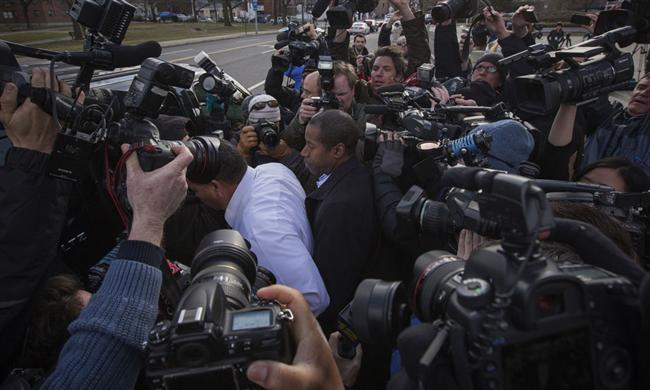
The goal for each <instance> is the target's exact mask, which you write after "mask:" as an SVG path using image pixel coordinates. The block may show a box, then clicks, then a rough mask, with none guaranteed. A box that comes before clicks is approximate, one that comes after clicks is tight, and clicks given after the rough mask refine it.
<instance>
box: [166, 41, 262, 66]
mask: <svg viewBox="0 0 650 390" xmlns="http://www.w3.org/2000/svg"><path fill="white" fill-rule="evenodd" d="M272 42H273V41H268V42H258V43H252V44H250V45H244V46H239V47H231V48H230V49H223V50H217V51H212V52H210V53H208V55H210V54H220V53H226V52H229V51H233V50H239V49H246V48H248V47H254V46H259V45H261V44H265V43H272ZM194 57H196V56H190V57H182V58H176V59H175V60H171V61H170V62H178V61H185V60H189V59H193V58H194Z"/></svg>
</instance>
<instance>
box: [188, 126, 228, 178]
mask: <svg viewBox="0 0 650 390" xmlns="http://www.w3.org/2000/svg"><path fill="white" fill-rule="evenodd" d="M183 144H184V145H185V146H187V148H188V149H189V150H190V152H191V153H192V156H194V159H193V160H192V162H191V163H190V165H189V167H187V178H188V179H189V180H190V181H193V182H195V183H204V184H205V183H209V182H210V180H212V179H214V178H215V177H216V176H217V174H218V173H219V145H221V141H220V140H219V138H217V137H194V138H192V139H191V140H189V141H187V142H183Z"/></svg>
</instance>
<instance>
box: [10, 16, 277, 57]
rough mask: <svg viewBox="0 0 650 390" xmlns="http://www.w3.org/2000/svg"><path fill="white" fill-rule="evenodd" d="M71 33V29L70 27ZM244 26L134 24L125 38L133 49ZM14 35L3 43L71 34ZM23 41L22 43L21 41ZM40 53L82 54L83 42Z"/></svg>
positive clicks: (261, 27) (58, 44)
mask: <svg viewBox="0 0 650 390" xmlns="http://www.w3.org/2000/svg"><path fill="white" fill-rule="evenodd" d="M258 26H259V31H275V30H278V29H280V28H281V27H282V26H278V25H273V24H259V25H258ZM70 29H72V26H70ZM244 31H245V30H244V24H234V25H233V26H232V27H224V26H223V23H144V22H132V23H131V25H130V26H129V30H128V32H127V34H126V37H125V38H124V42H123V43H124V44H125V45H134V44H138V43H142V42H146V41H158V42H164V41H172V40H177V39H189V38H201V37H208V36H221V35H229V34H240V33H244ZM246 31H247V32H248V33H249V34H251V33H252V34H254V33H255V24H248V25H246ZM21 33H22V32H14V33H10V34H6V35H5V34H0V39H7V40H10V41H13V42H17V43H25V42H31V41H36V40H41V39H51V38H57V37H59V36H60V37H61V38H62V39H66V38H67V37H68V33H67V31H66V30H64V31H38V32H28V31H26V32H24V36H23V35H22V34H21ZM19 39H20V40H19ZM38 47H39V48H41V49H49V50H57V51H60V50H72V51H80V50H81V48H82V41H72V40H62V41H60V42H51V43H46V44H42V45H38Z"/></svg>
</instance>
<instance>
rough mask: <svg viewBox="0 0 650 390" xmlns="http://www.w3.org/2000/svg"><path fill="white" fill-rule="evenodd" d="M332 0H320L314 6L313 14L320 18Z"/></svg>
mask: <svg viewBox="0 0 650 390" xmlns="http://www.w3.org/2000/svg"><path fill="white" fill-rule="evenodd" d="M329 5H330V0H318V1H316V4H314V8H312V9H311V14H312V15H313V16H314V17H315V18H316V19H318V18H320V17H321V15H322V14H323V12H325V10H326V9H327V7H329Z"/></svg>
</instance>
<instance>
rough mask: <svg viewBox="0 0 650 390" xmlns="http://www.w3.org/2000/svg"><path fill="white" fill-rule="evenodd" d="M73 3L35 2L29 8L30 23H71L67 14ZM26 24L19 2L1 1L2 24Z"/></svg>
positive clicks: (62, 0)
mask: <svg viewBox="0 0 650 390" xmlns="http://www.w3.org/2000/svg"><path fill="white" fill-rule="evenodd" d="M27 1H28V0H27ZM71 3H72V1H71V0H69V1H68V0H33V1H31V2H30V3H29V6H28V8H27V12H28V15H29V21H30V22H31V23H34V24H46V23H65V22H69V21H70V17H69V16H68V14H67V13H68V10H69V9H70V4H71ZM26 22H27V20H26V18H25V13H24V12H23V7H22V5H21V2H20V1H19V0H0V23H21V24H24V23H26Z"/></svg>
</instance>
